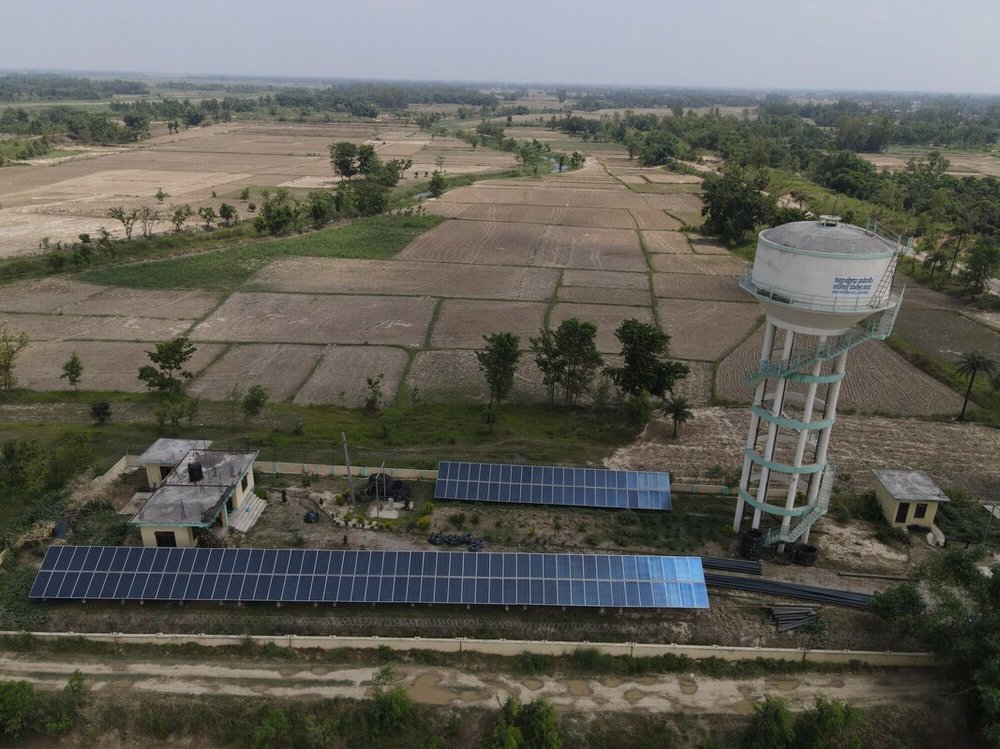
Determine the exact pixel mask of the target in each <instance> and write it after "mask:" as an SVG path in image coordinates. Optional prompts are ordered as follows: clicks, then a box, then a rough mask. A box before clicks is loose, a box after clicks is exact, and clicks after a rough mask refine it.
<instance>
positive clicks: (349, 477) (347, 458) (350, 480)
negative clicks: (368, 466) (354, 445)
mask: <svg viewBox="0 0 1000 749" xmlns="http://www.w3.org/2000/svg"><path fill="white" fill-rule="evenodd" d="M340 438H341V439H342V440H344V462H345V463H347V483H348V484H350V487H351V501H352V502H353V501H354V476H352V475H351V456H350V455H348V453H347V435H346V434H344V433H343V432H341V433H340Z"/></svg>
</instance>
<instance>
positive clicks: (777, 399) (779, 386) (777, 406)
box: [750, 328, 795, 530]
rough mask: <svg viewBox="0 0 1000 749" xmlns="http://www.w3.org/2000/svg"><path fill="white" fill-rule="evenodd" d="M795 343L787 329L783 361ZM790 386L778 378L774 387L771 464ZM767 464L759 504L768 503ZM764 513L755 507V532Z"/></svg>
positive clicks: (767, 451) (769, 443) (769, 442)
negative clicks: (786, 391)
mask: <svg viewBox="0 0 1000 749" xmlns="http://www.w3.org/2000/svg"><path fill="white" fill-rule="evenodd" d="M793 343H795V333H794V332H793V331H791V330H789V329H787V328H786V329H785V345H784V346H783V347H782V349H781V360H782V361H788V359H789V358H790V357H791V355H792V344H793ZM787 384H788V380H786V379H785V378H784V377H780V378H778V381H777V382H776V383H775V387H774V405H773V406H772V407H771V416H772V417H773V418H772V419H771V421H770V423H769V424H768V426H767V443H766V444H765V446H764V454H763V455H762V456H761V457H762V458H763V459H764V461H767V462H770V461H773V460H774V448H775V445H776V444H777V442H778V423H777V422H778V419H779V418H780V417H781V409H782V408H783V407H784V404H785V386H786V385H787ZM767 462H765V463H764V464H763V465H761V467H760V483H758V484H757V502H758V503H760V504H764V503H766V502H767V486H768V480H769V479H770V477H771V469H770V468H769V467H768V465H767ZM762 514H763V513H762V512H761V510H760V508H759V507H755V508H754V511H753V522H752V523H751V524H750V527H751V528H753V529H754V530H757V529H758V528H760V520H761V516H762Z"/></svg>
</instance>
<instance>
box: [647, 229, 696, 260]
mask: <svg viewBox="0 0 1000 749" xmlns="http://www.w3.org/2000/svg"><path fill="white" fill-rule="evenodd" d="M642 241H643V242H645V243H646V249H647V250H649V251H650V253H652V254H654V255H660V254H668V255H690V254H692V253H693V250H692V249H691V243H690V242H688V239H687V236H685V235H684V234H681V233H680V232H676V231H644V232H643V233H642Z"/></svg>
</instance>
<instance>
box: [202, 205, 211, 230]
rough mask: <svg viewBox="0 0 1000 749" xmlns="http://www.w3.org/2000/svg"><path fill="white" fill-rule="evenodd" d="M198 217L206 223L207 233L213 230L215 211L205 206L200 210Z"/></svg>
mask: <svg viewBox="0 0 1000 749" xmlns="http://www.w3.org/2000/svg"><path fill="white" fill-rule="evenodd" d="M198 215H199V216H200V217H201V220H202V221H204V222H205V231H209V230H211V228H212V222H213V221H215V209H214V208H212V206H210V205H204V206H202V207H201V208H199V209H198Z"/></svg>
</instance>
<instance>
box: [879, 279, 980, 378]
mask: <svg viewBox="0 0 1000 749" xmlns="http://www.w3.org/2000/svg"><path fill="white" fill-rule="evenodd" d="M907 293H909V292H907ZM907 301H908V300H904V302H903V309H901V310H900V312H899V318H898V319H897V320H896V328H895V334H896V335H897V336H899V337H900V338H902V339H904V340H906V341H909V342H911V343H913V344H914V345H917V346H919V347H920V348H922V349H926V350H927V351H929V352H930V353H932V354H934V355H936V356H939V357H941V358H942V359H944V360H946V361H950V362H952V363H956V362H958V360H959V359H961V358H962V355H963V354H967V353H969V352H970V351H977V350H978V351H984V352H985V353H986V355H987V356H989V357H990V358H991V359H993V360H994V361H996V360H998V359H1000V333H998V332H997V331H995V330H992V329H991V328H988V327H986V326H985V325H982V324H980V323H978V322H975V321H974V320H970V319H969V318H967V317H964V316H963V315H960V314H959V313H958V312H953V311H951V310H946V309H932V308H926V307H913V306H909V305H908V304H907Z"/></svg>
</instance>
